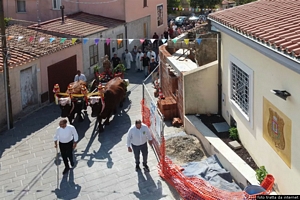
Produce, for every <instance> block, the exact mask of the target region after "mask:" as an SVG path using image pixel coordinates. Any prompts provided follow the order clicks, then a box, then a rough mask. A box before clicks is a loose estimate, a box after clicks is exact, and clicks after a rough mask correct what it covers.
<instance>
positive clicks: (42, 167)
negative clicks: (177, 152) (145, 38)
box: [0, 68, 180, 200]
mask: <svg viewBox="0 0 300 200" xmlns="http://www.w3.org/2000/svg"><path fill="white" fill-rule="evenodd" d="M125 77H126V78H129V80H130V85H129V91H130V92H129V95H128V99H127V100H126V103H125V105H124V107H123V108H122V109H119V110H118V113H117V114H116V115H115V116H114V117H113V120H112V121H111V123H110V125H109V126H107V127H105V132H103V133H100V134H98V133H96V131H95V129H96V127H95V125H96V124H95V122H96V120H95V119H94V118H91V116H90V108H88V110H87V113H85V116H84V117H85V119H84V122H81V123H79V122H76V123H75V127H76V129H77V131H78V133H79V143H78V145H77V148H76V151H75V157H76V160H77V161H76V162H77V163H76V168H75V169H73V170H70V172H69V174H68V175H67V176H62V174H61V173H62V171H63V169H64V165H63V162H62V160H61V158H60V159H59V160H58V161H56V160H55V156H56V149H55V148H54V143H53V139H52V138H53V135H54V133H55V129H56V127H57V126H58V121H59V120H60V117H59V116H60V110H59V107H58V106H56V105H54V104H50V105H49V106H46V107H44V108H42V109H40V110H38V111H36V112H34V113H32V114H30V115H28V116H26V117H24V118H22V119H20V120H19V121H17V122H16V123H15V125H14V127H15V128H14V129H12V130H9V131H5V132H3V133H1V135H0V187H1V188H0V199H5V200H6V199H30V200H32V199H84V200H89V199H97V200H99V199H101V200H102V199H106V200H113V199H125V200H127V199H128V200H130V199H141V200H158V199H169V200H170V199H180V198H179V196H178V194H177V192H176V191H174V189H173V188H172V187H171V186H168V184H166V182H164V181H163V180H162V179H161V178H160V177H159V175H158V171H157V159H156V157H155V154H154V152H153V150H152V149H151V148H149V151H150V152H149V159H148V162H149V167H150V170H151V171H150V173H144V171H142V172H140V173H137V172H135V169H134V167H135V163H134V158H133V154H132V153H129V152H127V148H126V132H127V130H128V128H129V127H130V125H131V124H132V123H133V122H134V121H135V120H136V119H138V118H141V105H140V101H141V98H142V86H141V83H142V81H143V79H144V75H143V73H141V72H140V73H138V72H135V71H134V69H133V68H132V69H131V70H129V71H127V74H126V75H125Z"/></svg>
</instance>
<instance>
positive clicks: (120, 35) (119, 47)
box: [117, 33, 124, 49]
mask: <svg viewBox="0 0 300 200" xmlns="http://www.w3.org/2000/svg"><path fill="white" fill-rule="evenodd" d="M118 39H122V40H118ZM123 45H124V44H123V33H121V34H119V35H117V49H121V48H123Z"/></svg>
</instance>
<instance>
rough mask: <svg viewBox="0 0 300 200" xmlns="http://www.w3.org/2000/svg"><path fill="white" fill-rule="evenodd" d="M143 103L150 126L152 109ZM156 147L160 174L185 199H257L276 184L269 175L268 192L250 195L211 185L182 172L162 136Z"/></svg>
mask: <svg viewBox="0 0 300 200" xmlns="http://www.w3.org/2000/svg"><path fill="white" fill-rule="evenodd" d="M141 104H142V119H143V123H145V124H146V125H148V126H150V109H149V108H148V107H147V106H146V105H145V104H144V100H142V102H141ZM153 139H154V143H153V144H154V147H155V150H156V152H157V153H158V155H159V159H160V161H159V164H158V172H159V175H160V176H161V177H162V178H163V179H164V180H166V181H167V182H168V183H169V184H170V185H172V186H173V187H174V188H175V189H176V190H177V191H178V193H179V194H180V196H181V197H182V198H183V199H185V200H227V199H228V200H246V199H247V200H248V199H256V195H262V194H269V193H270V192H271V190H272V187H273V184H274V178H273V176H272V175H268V176H267V177H266V178H265V180H264V181H263V182H262V184H261V186H262V187H263V188H265V189H266V192H262V193H259V194H256V195H249V194H247V193H246V192H244V191H241V192H228V191H224V190H221V189H219V188H216V187H214V186H212V185H210V184H209V183H208V182H207V181H205V180H203V179H200V178H196V177H186V176H184V174H183V173H182V169H181V167H180V166H177V165H175V164H173V162H172V160H170V159H169V158H168V157H166V156H165V152H166V151H165V150H166V149H165V139H164V137H163V136H162V138H161V144H159V143H158V142H155V138H153Z"/></svg>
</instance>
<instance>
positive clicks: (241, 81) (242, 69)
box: [230, 56, 253, 126]
mask: <svg viewBox="0 0 300 200" xmlns="http://www.w3.org/2000/svg"><path fill="white" fill-rule="evenodd" d="M230 60H231V62H230V70H231V74H230V79H231V80H230V81H231V85H230V88H231V94H230V100H231V102H232V103H233V105H234V106H235V107H236V108H237V109H238V110H239V111H240V112H241V113H242V115H243V116H244V117H245V118H246V119H247V120H248V121H250V123H251V126H252V124H253V121H252V120H251V119H252V107H253V105H252V104H253V70H252V69H251V68H249V67H247V66H246V65H245V64H243V63H242V62H241V61H239V60H238V59H236V58H234V57H233V56H231V58H230Z"/></svg>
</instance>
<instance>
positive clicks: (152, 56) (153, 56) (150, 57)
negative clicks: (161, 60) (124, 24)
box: [147, 49, 156, 63]
mask: <svg viewBox="0 0 300 200" xmlns="http://www.w3.org/2000/svg"><path fill="white" fill-rule="evenodd" d="M147 57H148V58H149V59H150V63H151V62H152V58H154V60H156V53H155V52H154V51H152V49H150V51H148V53H147Z"/></svg>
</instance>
